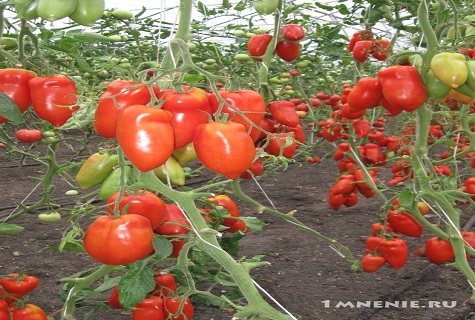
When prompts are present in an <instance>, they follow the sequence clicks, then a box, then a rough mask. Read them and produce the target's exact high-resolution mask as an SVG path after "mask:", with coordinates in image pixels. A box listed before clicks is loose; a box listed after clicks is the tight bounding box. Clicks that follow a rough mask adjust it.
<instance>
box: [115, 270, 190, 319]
mask: <svg viewBox="0 0 475 320" xmlns="http://www.w3.org/2000/svg"><path fill="white" fill-rule="evenodd" d="M154 280H155V288H154V289H153V290H152V291H150V292H149V293H148V295H147V296H146V297H145V298H144V299H143V300H142V301H141V302H139V303H137V304H136V305H135V306H134V310H133V311H132V319H133V320H134V319H135V320H146V319H154V320H165V319H173V320H185V319H186V320H191V319H193V315H194V307H193V304H192V303H191V301H190V298H189V297H186V298H185V297H183V296H181V295H178V294H177V289H178V286H177V284H176V281H175V277H174V276H173V275H172V274H170V273H166V272H165V273H164V272H161V271H156V272H155V275H154ZM107 302H108V304H109V305H110V306H111V307H112V308H116V309H122V308H124V307H123V306H122V304H121V302H120V291H119V286H115V287H114V288H113V289H112V293H111V294H110V295H109V297H108V299H107Z"/></svg>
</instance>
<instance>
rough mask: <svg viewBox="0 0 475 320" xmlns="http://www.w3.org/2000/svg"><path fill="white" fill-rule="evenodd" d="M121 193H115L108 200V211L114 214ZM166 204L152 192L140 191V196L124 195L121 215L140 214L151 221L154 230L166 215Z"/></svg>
mask: <svg viewBox="0 0 475 320" xmlns="http://www.w3.org/2000/svg"><path fill="white" fill-rule="evenodd" d="M119 195H120V192H116V193H114V194H113V195H112V196H110V197H109V199H107V204H108V206H107V211H108V212H109V213H111V214H113V213H114V209H115V206H116V202H117V200H118V198H119ZM166 211H167V208H166V205H165V202H164V201H163V200H162V199H160V198H159V197H157V196H156V195H155V194H153V193H152V192H150V191H140V192H139V193H138V194H127V193H126V194H124V195H123V196H122V198H121V200H120V202H119V212H120V213H121V214H125V213H127V214H140V215H142V216H144V217H146V218H148V219H149V220H150V223H151V225H152V229H155V228H156V227H158V226H159V225H160V224H161V223H162V221H163V219H165V215H166Z"/></svg>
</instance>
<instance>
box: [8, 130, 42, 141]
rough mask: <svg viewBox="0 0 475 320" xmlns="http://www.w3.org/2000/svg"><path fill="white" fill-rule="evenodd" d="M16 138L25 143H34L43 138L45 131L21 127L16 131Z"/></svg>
mask: <svg viewBox="0 0 475 320" xmlns="http://www.w3.org/2000/svg"><path fill="white" fill-rule="evenodd" d="M15 138H17V140H18V141H21V142H25V143H33V142H36V141H40V140H41V138H43V133H42V132H41V131H40V130H38V129H20V130H18V131H17V132H15Z"/></svg>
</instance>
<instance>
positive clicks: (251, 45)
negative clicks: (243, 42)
mask: <svg viewBox="0 0 475 320" xmlns="http://www.w3.org/2000/svg"><path fill="white" fill-rule="evenodd" d="M304 37H305V31H304V29H303V28H302V26H300V25H298V24H286V25H283V26H281V27H280V35H279V39H278V41H277V43H276V44H275V48H274V52H275V54H277V56H278V57H279V58H281V59H282V60H284V61H286V62H291V61H294V60H295V59H297V58H298V57H299V55H300V43H299V41H300V40H302V39H303V38H304ZM272 39H273V36H272V35H270V34H258V35H254V36H252V37H251V39H249V41H248V43H247V49H248V52H249V55H250V56H251V57H253V58H254V59H255V60H256V61H262V58H261V57H262V56H263V55H264V54H265V53H266V51H267V47H268V46H269V44H270V43H271V41H272Z"/></svg>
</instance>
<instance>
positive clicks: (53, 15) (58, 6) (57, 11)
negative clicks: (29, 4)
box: [36, 0, 78, 21]
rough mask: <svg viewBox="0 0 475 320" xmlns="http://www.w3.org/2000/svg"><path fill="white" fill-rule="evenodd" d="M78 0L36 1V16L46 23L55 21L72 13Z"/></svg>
mask: <svg viewBox="0 0 475 320" xmlns="http://www.w3.org/2000/svg"><path fill="white" fill-rule="evenodd" d="M77 4H78V0H38V7H37V9H36V11H37V13H38V16H39V17H40V18H42V19H44V20H46V21H56V20H60V19H63V18H66V17H68V16H69V15H70V14H71V13H73V12H74V10H75V9H76V6H77Z"/></svg>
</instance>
